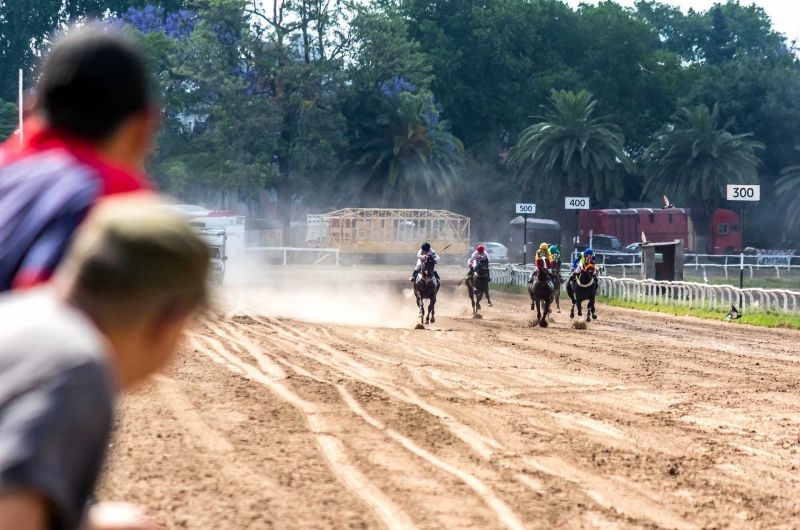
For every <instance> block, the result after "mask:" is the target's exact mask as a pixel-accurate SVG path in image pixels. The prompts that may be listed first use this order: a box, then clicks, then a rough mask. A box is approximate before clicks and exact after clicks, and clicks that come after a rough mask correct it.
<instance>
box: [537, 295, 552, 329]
mask: <svg viewBox="0 0 800 530" xmlns="http://www.w3.org/2000/svg"><path fill="white" fill-rule="evenodd" d="M542 304H543V305H544V311H543V312H544V315H543V316H542V320H541V322H539V325H540V326H541V327H543V328H546V327H547V326H548V324H547V315H549V314H550V299H549V298H545V299H544V300H542Z"/></svg>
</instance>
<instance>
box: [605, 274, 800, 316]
mask: <svg viewBox="0 0 800 530" xmlns="http://www.w3.org/2000/svg"><path fill="white" fill-rule="evenodd" d="M598 293H599V294H601V295H603V296H607V297H608V298H611V299H616V300H624V301H627V302H638V303H643V304H651V305H664V306H668V305H671V306H682V307H687V308H690V309H691V308H696V309H708V310H712V311H716V310H720V311H728V310H729V309H730V308H731V306H734V305H735V306H737V307H738V309H739V312H740V313H741V314H749V313H780V314H787V315H796V314H798V306H800V292H795V291H787V290H784V289H739V288H738V287H734V286H732V285H708V284H702V283H693V282H662V281H656V280H634V279H631V278H612V277H609V276H604V277H600V278H599V285H598ZM740 300H741V307H739V305H740Z"/></svg>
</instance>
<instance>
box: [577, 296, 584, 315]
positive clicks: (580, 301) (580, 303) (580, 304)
mask: <svg viewBox="0 0 800 530" xmlns="http://www.w3.org/2000/svg"><path fill="white" fill-rule="evenodd" d="M576 298H577V296H576ZM581 306H583V300H581V299H580V298H578V316H579V317H582V316H583V307H581Z"/></svg>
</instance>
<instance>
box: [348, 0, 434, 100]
mask: <svg viewBox="0 0 800 530" xmlns="http://www.w3.org/2000/svg"><path fill="white" fill-rule="evenodd" d="M408 32H409V28H408V22H407V21H406V20H405V19H404V18H403V17H402V14H401V13H399V12H398V11H397V10H396V9H394V8H392V7H389V8H388V9H383V10H382V9H376V8H370V7H359V8H358V11H357V15H356V17H355V18H354V19H353V49H352V54H353V61H352V66H351V67H350V68H349V71H348V75H349V77H351V78H352V80H353V84H352V86H353V87H356V88H357V89H359V90H363V89H376V88H377V87H378V85H379V84H380V83H383V82H385V81H387V80H389V79H392V78H396V77H399V78H402V79H404V80H406V81H407V82H409V83H411V84H413V85H415V86H417V87H419V88H425V87H428V86H429V85H430V83H431V81H432V80H433V76H432V75H431V70H432V67H431V61H430V58H429V57H428V55H427V54H425V53H424V52H422V50H421V46H420V44H419V43H418V42H416V41H414V40H412V39H409V37H408ZM362 96H363V94H362V93H360V92H359V93H356V94H354V98H355V99H358V100H360V99H361V97H362Z"/></svg>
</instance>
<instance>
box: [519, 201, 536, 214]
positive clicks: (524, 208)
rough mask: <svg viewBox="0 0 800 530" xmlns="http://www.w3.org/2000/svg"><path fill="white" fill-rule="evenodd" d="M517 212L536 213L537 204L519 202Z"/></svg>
mask: <svg viewBox="0 0 800 530" xmlns="http://www.w3.org/2000/svg"><path fill="white" fill-rule="evenodd" d="M517 213H536V205H535V204H524V203H519V202H518V203H517Z"/></svg>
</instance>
